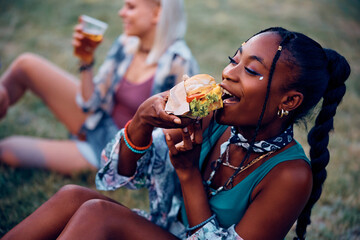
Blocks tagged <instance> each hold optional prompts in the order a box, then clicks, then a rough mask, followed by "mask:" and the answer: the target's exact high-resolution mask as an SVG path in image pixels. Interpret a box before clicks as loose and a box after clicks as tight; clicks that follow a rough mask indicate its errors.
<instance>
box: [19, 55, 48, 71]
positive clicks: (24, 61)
mask: <svg viewBox="0 0 360 240" xmlns="http://www.w3.org/2000/svg"><path fill="white" fill-rule="evenodd" d="M40 59H41V57H40V56H39V55H36V54H34V53H30V52H25V53H22V54H20V55H19V56H18V57H17V58H16V59H15V60H14V62H13V64H12V68H14V69H17V70H26V69H27V68H29V67H31V66H32V65H33V64H35V63H36V62H37V61H39V60H40Z"/></svg>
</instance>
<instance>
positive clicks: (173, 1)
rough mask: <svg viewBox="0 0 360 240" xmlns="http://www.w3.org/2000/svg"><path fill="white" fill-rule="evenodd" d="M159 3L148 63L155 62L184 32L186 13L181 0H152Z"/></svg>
mask: <svg viewBox="0 0 360 240" xmlns="http://www.w3.org/2000/svg"><path fill="white" fill-rule="evenodd" d="M153 1H155V2H156V3H159V4H160V5H161V12H160V18H159V22H158V24H157V26H156V33H155V39H154V44H153V47H152V48H151V51H150V53H149V55H148V57H147V59H146V62H147V63H148V64H154V63H157V62H158V60H159V58H160V57H161V55H162V54H164V52H165V51H166V49H167V48H168V47H169V46H170V45H171V44H172V43H174V42H175V41H176V40H178V39H182V38H184V36H185V33H186V14H185V10H184V2H183V0H153Z"/></svg>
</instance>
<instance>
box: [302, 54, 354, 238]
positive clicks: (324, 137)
mask: <svg viewBox="0 0 360 240" xmlns="http://www.w3.org/2000/svg"><path fill="white" fill-rule="evenodd" d="M324 50H325V53H326V55H327V58H328V61H329V63H328V71H329V74H330V76H329V83H328V86H327V89H326V90H325V93H324V96H323V103H322V107H321V111H320V112H319V114H318V116H317V118H316V121H315V125H314V127H313V128H312V129H311V130H310V132H309V134H308V142H309V145H310V158H311V165H312V173H313V189H312V192H311V195H310V199H309V201H308V203H307V204H306V206H305V208H304V210H303V211H302V213H301V215H300V216H299V218H298V221H297V226H296V234H297V236H298V238H297V239H305V234H306V227H307V225H308V224H310V222H311V221H310V215H311V209H312V207H313V206H314V204H315V203H316V202H317V201H318V199H319V198H320V195H321V192H322V185H323V183H324V181H325V179H326V176H327V172H326V169H325V167H326V166H327V164H328V163H329V159H330V153H329V150H328V148H327V147H328V143H329V132H330V131H331V130H332V129H333V124H334V116H335V113H336V109H337V107H338V105H339V104H340V102H341V100H342V98H343V96H344V94H345V91H346V86H345V83H344V82H345V80H346V79H347V78H348V76H349V75H350V67H349V65H348V63H347V62H346V60H345V59H344V57H342V56H341V55H339V54H338V53H336V52H335V51H333V50H330V49H324Z"/></svg>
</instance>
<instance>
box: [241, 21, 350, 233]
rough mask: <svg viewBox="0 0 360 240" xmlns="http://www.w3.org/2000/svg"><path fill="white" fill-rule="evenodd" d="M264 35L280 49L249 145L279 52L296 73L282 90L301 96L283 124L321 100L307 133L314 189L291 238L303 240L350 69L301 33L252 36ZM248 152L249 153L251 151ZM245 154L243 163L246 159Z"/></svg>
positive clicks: (322, 178)
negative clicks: (277, 39)
mask: <svg viewBox="0 0 360 240" xmlns="http://www.w3.org/2000/svg"><path fill="white" fill-rule="evenodd" d="M264 32H274V33H277V34H278V35H279V36H280V37H281V42H280V43H279V45H280V46H281V47H282V50H280V51H279V50H278V51H277V53H276V55H275V57H274V59H273V62H272V66H271V69H270V73H269V80H268V86H267V94H266V97H265V101H264V106H263V109H262V113H261V115H260V118H259V121H258V124H257V128H256V131H255V134H254V136H253V138H252V139H251V141H250V146H253V144H254V142H255V138H256V136H257V133H258V131H259V128H260V126H261V121H262V118H263V116H264V112H265V109H266V104H267V102H268V98H269V94H270V87H271V81H272V76H273V73H274V71H275V66H276V63H277V61H278V60H279V58H280V53H281V51H282V52H283V51H284V50H286V51H287V54H286V55H285V56H284V57H283V58H286V64H289V66H290V65H291V66H290V67H292V68H293V69H294V70H295V71H294V75H293V77H292V78H291V79H289V80H288V82H287V83H286V84H284V86H283V90H284V91H287V90H291V89H295V90H297V91H299V92H301V93H302V94H303V96H304V98H303V102H302V104H301V105H300V106H299V107H298V108H297V109H295V110H294V111H292V112H291V113H290V114H289V116H288V120H287V122H286V124H287V125H289V124H293V123H297V122H299V121H300V120H304V117H305V116H307V115H308V113H309V111H310V110H312V109H313V108H314V107H315V106H316V105H317V104H318V103H319V102H320V100H321V99H323V101H322V107H321V110H320V112H319V114H318V116H317V118H316V121H315V125H314V127H313V128H312V129H311V130H310V132H309V134H308V143H309V145H310V158H311V166H312V174H313V189H312V192H311V195H310V198H309V200H308V202H307V204H306V206H305V208H304V209H303V211H302V212H301V214H300V216H299V217H298V220H297V226H296V234H297V237H296V238H294V239H297V240H303V239H305V235H306V228H307V225H309V224H310V215H311V209H312V207H313V206H314V204H315V203H316V202H317V201H318V199H319V198H320V195H321V192H322V185H323V183H324V181H325V179H326V169H325V167H326V166H327V164H328V163H329V159H330V154H329V150H328V148H327V147H328V143H329V132H330V131H331V130H332V129H333V127H334V126H333V123H334V116H335V113H336V109H337V107H338V105H339V104H340V102H341V100H342V98H343V96H344V94H345V91H346V86H345V81H346V80H347V78H348V77H349V75H350V66H349V64H348V62H347V61H346V59H345V58H344V57H343V56H341V55H340V54H338V53H337V52H335V51H334V50H331V49H324V48H322V47H321V46H320V44H318V43H317V42H316V41H314V40H312V39H310V38H309V37H307V36H305V35H304V34H301V33H297V32H291V31H288V30H286V29H284V28H281V27H274V28H268V29H265V30H263V31H260V32H258V33H257V34H255V35H258V34H260V33H264ZM255 35H254V36H255ZM248 153H249V154H250V151H248ZM249 154H247V155H249ZM247 155H246V156H245V158H244V160H246V159H247V158H248V156H247Z"/></svg>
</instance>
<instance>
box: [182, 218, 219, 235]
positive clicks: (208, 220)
mask: <svg viewBox="0 0 360 240" xmlns="http://www.w3.org/2000/svg"><path fill="white" fill-rule="evenodd" d="M214 218H216V214H213V215H212V216H211V217H209V218H208V219H206V220H205V221H203V222H202V223H199V224H198V225H196V226H193V227H187V228H186V232H188V233H189V232H191V231H193V230H195V229H197V228H199V227H202V226H204V225H205V224H207V223H208V222H210V221H211V220H213V219H214Z"/></svg>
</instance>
